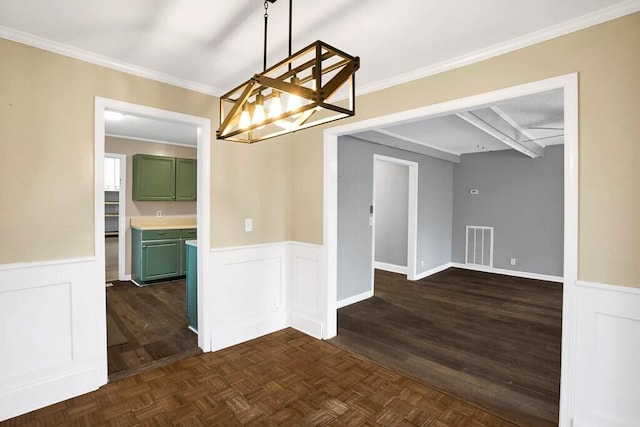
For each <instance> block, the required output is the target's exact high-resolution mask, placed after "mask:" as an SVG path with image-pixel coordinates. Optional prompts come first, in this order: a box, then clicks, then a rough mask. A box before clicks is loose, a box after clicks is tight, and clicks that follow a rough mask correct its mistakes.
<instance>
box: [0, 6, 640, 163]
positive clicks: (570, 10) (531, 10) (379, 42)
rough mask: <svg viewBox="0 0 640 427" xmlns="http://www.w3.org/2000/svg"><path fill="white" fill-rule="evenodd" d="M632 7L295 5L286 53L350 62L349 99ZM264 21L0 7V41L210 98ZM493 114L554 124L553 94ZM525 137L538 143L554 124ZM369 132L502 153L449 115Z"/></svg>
mask: <svg viewBox="0 0 640 427" xmlns="http://www.w3.org/2000/svg"><path fill="white" fill-rule="evenodd" d="M288 6H289V2H288V1H287V0H278V1H277V2H276V3H274V4H269V40H268V45H269V52H268V61H267V63H268V65H271V64H274V63H275V62H278V61H279V60H281V59H283V58H284V57H286V56H287V52H286V48H287V25H288V24H287V20H288V13H289V10H288ZM637 10H640V1H639V0H562V1H558V0H519V1H517V2H514V1H513V0H483V1H471V0H466V1H463V0H449V1H442V0H398V1H393V2H392V1H390V0H367V1H357V0H322V1H316V2H310V1H303V0H297V1H295V2H294V5H293V49H294V51H295V50H298V49H300V48H302V47H304V46H306V45H308V44H309V43H311V42H313V41H315V40H318V39H320V40H323V41H325V42H327V43H329V44H331V45H334V46H335V47H337V48H339V49H341V50H343V51H345V52H347V53H349V54H352V55H356V56H359V57H360V58H361V68H360V70H359V71H358V72H357V74H356V93H359V94H362V93H366V92H369V91H373V90H376V89H380V88H383V87H388V86H391V85H394V84H398V83H402V82H405V81H409V80H412V79H415V78H419V77H423V76H426V75H429V74H433V73H436V72H440V71H444V70H447V69H451V68H454V67H456V66H461V65H464V64H467V63H471V62H474V61H478V60H480V59H484V58H488V57H491V56H494V55H497V54H500V53H504V52H508V51H511V50H513V49H516V48H519V47H523V46H526V45H529V44H533V43H536V42H540V41H542V40H546V39H549V38H551V37H555V36H558V35H562V34H565V33H567V32H571V31H575V30H577V29H580V28H584V27H587V26H589V25H593V24H596V23H599V22H603V21H606V20H608V19H613V18H615V17H618V16H623V15H625V14H628V13H632V12H634V11H637ZM263 14H264V9H263V1H262V0H189V1H185V0H136V1H130V0H109V1H97V0H56V1H51V0H2V1H0V37H4V38H7V39H11V40H15V41H19V42H23V43H27V44H30V45H33V46H36V47H41V48H45V49H48V50H51V51H54V52H58V53H62V54H65V55H69V56H72V57H76V58H80V59H83V60H87V61H91V62H94V63H97V64H100V65H105V66H109V67H112V68H116V69H120V70H123V71H126V72H130V73H133V74H137V75H142V76H144V77H149V78H153V79H157V80H160V81H165V82H167V83H171V84H175V85H178V86H182V87H188V88H192V89H195V90H200V91H202V92H205V93H211V94H214V95H221V94H223V93H224V92H226V91H228V90H229V89H232V88H233V87H235V86H237V85H238V84H240V83H242V82H243V81H245V80H247V79H248V78H249V77H251V76H252V75H253V74H255V73H256V72H260V71H261V69H262V43H263ZM498 107H499V108H500V109H501V110H502V112H504V113H506V114H507V115H508V116H509V117H510V119H511V120H512V121H513V122H515V123H517V124H519V125H520V126H522V127H523V128H528V127H531V126H534V127H536V126H542V127H554V128H562V114H561V112H562V99H561V95H560V98H559V102H558V97H557V96H556V97H555V98H554V97H553V96H547V97H544V96H543V97H537V98H536V97H531V98H527V99H518V100H516V101H513V102H512V103H511V104H510V103H505V104H502V105H500V106H498ZM554 120H555V121H554ZM145 123H146V126H145ZM136 124H138V125H140V124H142V126H137V127H136V126H135V125H136ZM214 126H215V124H214ZM529 131H530V132H531V133H532V134H533V135H534V136H535V137H536V138H546V137H549V136H552V135H554V134H556V133H557V132H558V129H529ZM107 133H108V134H112V135H120V136H129V137H137V138H141V139H148V140H163V141H167V140H168V141H169V142H174V143H180V144H191V145H194V144H195V137H194V135H195V129H194V128H193V127H184V125H180V124H175V123H174V124H163V125H161V124H159V123H155V122H145V120H143V118H135V117H132V116H129V117H127V118H125V120H123V121H121V122H110V123H107ZM368 135H369V136H371V135H373V137H374V139H377V140H378V142H380V141H383V140H384V141H391V142H389V143H390V145H393V144H396V145H397V144H398V141H402V144H405V145H406V144H407V143H408V146H410V147H418V148H420V147H427V148H428V147H435V148H438V149H439V150H440V151H441V152H443V153H451V154H452V155H456V156H457V155H459V154H462V153H465V152H473V151H486V150H494V149H504V148H505V146H504V144H502V143H500V142H499V141H498V140H497V139H495V138H493V137H490V136H488V135H487V134H486V133H483V132H482V131H479V130H478V129H477V128H474V127H473V126H471V125H469V124H468V123H466V122H464V121H462V120H461V119H460V118H458V117H455V116H451V117H441V118H438V119H431V120H428V121H424V120H422V121H415V122H412V123H403V124H401V125H397V126H388V127H385V128H383V129H375V130H371V131H369V133H368ZM364 136H365V134H364V133H362V134H360V137H364ZM397 137H400V139H398V138H397ZM542 141H544V142H545V143H559V142H560V143H561V142H562V141H561V138H560V139H559V138H550V139H542ZM381 143H384V142H381Z"/></svg>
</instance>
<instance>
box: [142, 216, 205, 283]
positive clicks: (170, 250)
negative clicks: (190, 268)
mask: <svg viewBox="0 0 640 427" xmlns="http://www.w3.org/2000/svg"><path fill="white" fill-rule="evenodd" d="M196 237H197V231H196V229H195V228H193V229H191V228H189V229H168V230H140V229H138V228H132V229H131V254H132V258H131V278H132V280H133V281H134V282H135V283H136V284H138V285H139V286H146V285H149V284H151V283H150V282H153V281H156V280H161V279H171V278H174V277H180V276H184V275H185V274H186V270H187V261H186V256H187V255H186V247H185V242H186V241H187V240H193V239H195V238H196Z"/></svg>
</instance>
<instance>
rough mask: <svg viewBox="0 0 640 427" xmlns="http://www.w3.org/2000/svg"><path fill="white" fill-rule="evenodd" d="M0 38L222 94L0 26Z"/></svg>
mask: <svg viewBox="0 0 640 427" xmlns="http://www.w3.org/2000/svg"><path fill="white" fill-rule="evenodd" d="M0 37H2V38H4V39H7V40H12V41H14V42H18V43H22V44H26V45H27V46H33V47H37V48H38V49H43V50H46V51H49V52H53V53H57V54H59V55H63V56H67V57H70V58H75V59H79V60H80V61H85V62H88V63H91V64H95V65H99V66H101V67H106V68H110V69H112V70H116V71H121V72H123V73H127V74H131V75H133V76H138V77H143V78H145V79H150V80H155V81H158V82H162V83H166V84H169V85H172V86H178V87H181V88H184V89H189V90H193V91H196V92H200V93H204V94H207V95H215V96H220V95H221V94H222V93H224V92H223V91H221V90H220V89H218V88H214V87H210V86H207V85H203V84H201V83H196V82H192V81H189V80H185V79H181V78H178V77H175V76H170V75H168V74H164V73H161V72H159V71H155V70H151V69H148V68H144V67H140V66H137V65H132V64H127V63H125V62H121V61H118V60H116V59H112V58H109V57H106V56H103V55H99V54H97V53H94V52H89V51H87V50H83V49H79V48H77V47H73V46H69V45H66V44H63V43H58V42H56V41H53V40H49V39H45V38H42V37H38V36H34V35H33V34H28V33H24V32H22V31H17V30H14V29H13V28H8V27H3V26H0Z"/></svg>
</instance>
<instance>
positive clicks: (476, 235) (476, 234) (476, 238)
mask: <svg viewBox="0 0 640 427" xmlns="http://www.w3.org/2000/svg"><path fill="white" fill-rule="evenodd" d="M464 262H465V264H475V265H483V266H485V267H493V227H480V226H475V225H467V250H466V256H465V260H464Z"/></svg>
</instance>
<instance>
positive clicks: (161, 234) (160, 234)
mask: <svg viewBox="0 0 640 427" xmlns="http://www.w3.org/2000/svg"><path fill="white" fill-rule="evenodd" d="M165 234H167V232H166V231H164V232H162V233H158V236H164V235H165Z"/></svg>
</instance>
